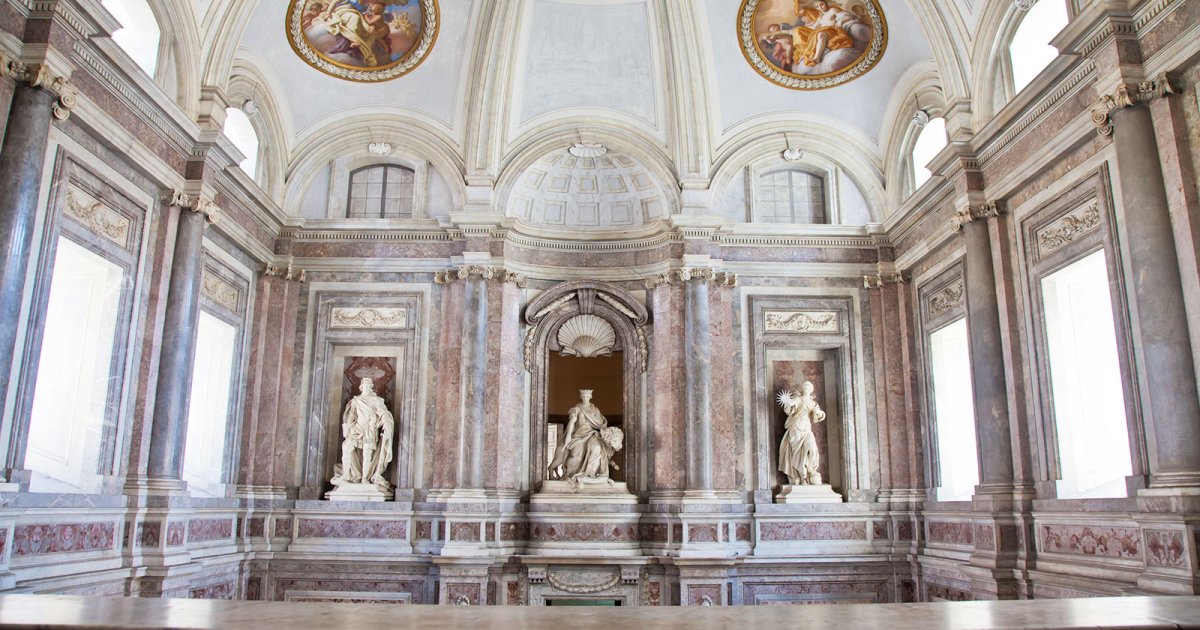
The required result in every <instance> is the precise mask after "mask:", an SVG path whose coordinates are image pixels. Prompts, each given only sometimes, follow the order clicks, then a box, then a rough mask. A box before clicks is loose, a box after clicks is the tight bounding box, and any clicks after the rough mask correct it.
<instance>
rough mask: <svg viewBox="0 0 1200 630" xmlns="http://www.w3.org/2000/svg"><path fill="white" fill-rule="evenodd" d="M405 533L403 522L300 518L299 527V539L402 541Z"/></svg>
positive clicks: (405, 525)
mask: <svg viewBox="0 0 1200 630" xmlns="http://www.w3.org/2000/svg"><path fill="white" fill-rule="evenodd" d="M407 532H408V530H407V524H406V523H405V522H404V521H360V520H351V519H315V518H302V519H300V525H299V537H300V538H357V539H382V540H403V539H405V538H406V537H407V535H408V533H407Z"/></svg>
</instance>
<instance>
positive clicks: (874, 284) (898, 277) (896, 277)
mask: <svg viewBox="0 0 1200 630" xmlns="http://www.w3.org/2000/svg"><path fill="white" fill-rule="evenodd" d="M905 282H908V277H907V276H905V275H904V272H896V273H877V274H875V275H873V276H863V288H864V289H882V288H883V287H886V286H888V285H892V284H904V283H905Z"/></svg>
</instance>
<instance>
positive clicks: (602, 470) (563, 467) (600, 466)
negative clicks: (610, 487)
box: [550, 389, 625, 482]
mask: <svg viewBox="0 0 1200 630" xmlns="http://www.w3.org/2000/svg"><path fill="white" fill-rule="evenodd" d="M567 418H568V419H567V430H566V432H565V433H564V434H563V438H564V441H563V443H562V444H560V445H559V446H558V449H557V450H556V451H554V461H553V462H551V463H550V478H551V479H566V480H567V481H571V482H578V481H579V480H580V479H581V478H586V479H608V478H609V477H608V470H609V468H610V467H611V468H612V469H614V470H620V468H618V467H617V464H616V462H614V461H612V456H613V454H614V453H616V452H617V451H619V450H621V446H622V443H623V441H624V439H625V434H624V433H622V432H621V430H620V429H618V428H617V427H610V426H608V420H607V419H606V418H605V417H604V414H602V413H600V409H598V408H597V407H596V406H595V405H593V404H592V390H590V389H581V390H579V404H577V405H575V406H574V407H571V411H570V412H568V416H567Z"/></svg>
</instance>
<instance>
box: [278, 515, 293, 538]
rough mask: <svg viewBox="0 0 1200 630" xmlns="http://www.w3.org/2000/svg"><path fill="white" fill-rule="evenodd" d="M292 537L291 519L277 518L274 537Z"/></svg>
mask: <svg viewBox="0 0 1200 630" xmlns="http://www.w3.org/2000/svg"><path fill="white" fill-rule="evenodd" d="M291 535H292V519H290V518H277V519H275V536H276V537H277V538H288V537H290V536H291Z"/></svg>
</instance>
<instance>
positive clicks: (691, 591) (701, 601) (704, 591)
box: [687, 584, 722, 606]
mask: <svg viewBox="0 0 1200 630" xmlns="http://www.w3.org/2000/svg"><path fill="white" fill-rule="evenodd" d="M721 589H722V586H721V585H720V584H688V585H687V594H688V598H687V605H688V606H720V605H721Z"/></svg>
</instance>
